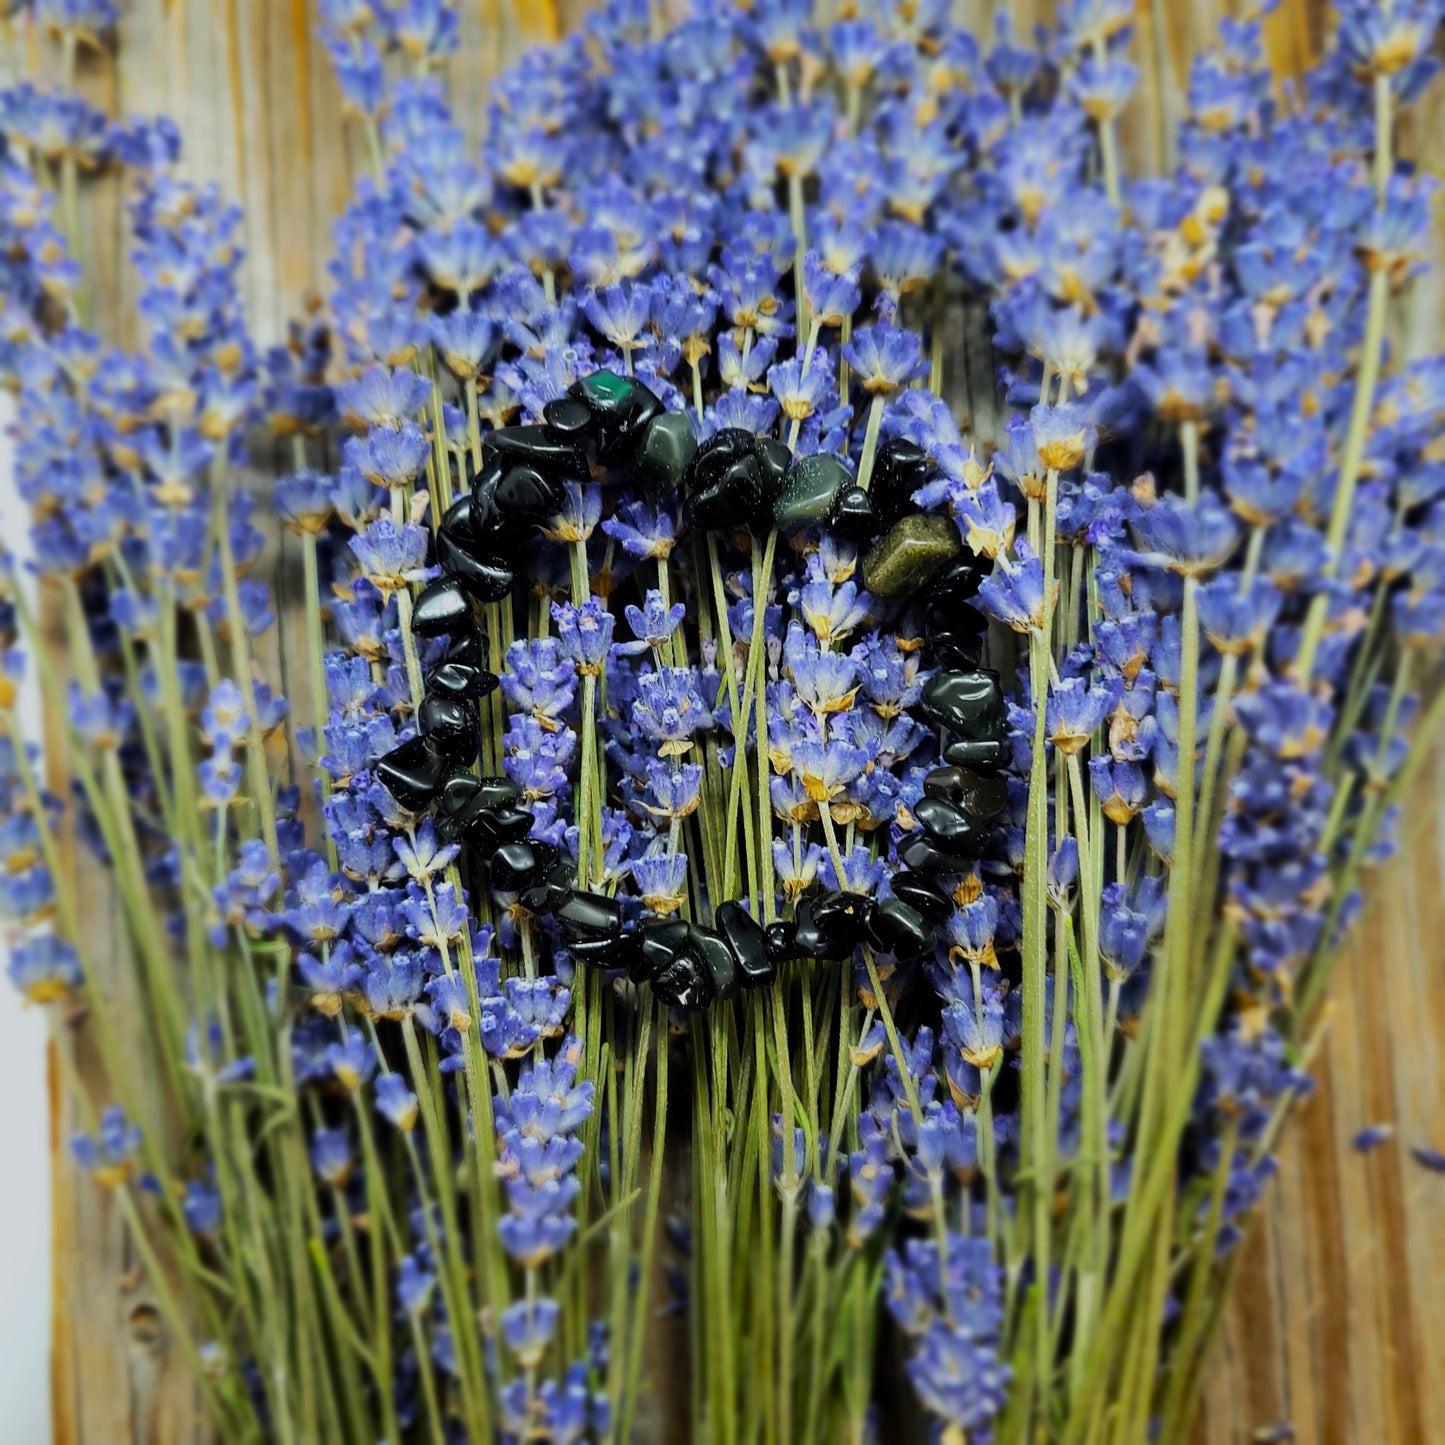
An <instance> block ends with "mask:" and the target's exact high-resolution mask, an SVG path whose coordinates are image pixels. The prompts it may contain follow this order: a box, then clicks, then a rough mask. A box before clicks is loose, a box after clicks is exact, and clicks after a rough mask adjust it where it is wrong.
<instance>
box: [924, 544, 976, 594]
mask: <svg viewBox="0 0 1445 1445" xmlns="http://www.w3.org/2000/svg"><path fill="white" fill-rule="evenodd" d="M991 566H992V563H990V562H989V561H988V559H987V558H984V557H976V556H974V554H973V553H972V552H964V553H963V554H962V555H960V556H958V557H956V558H954V560H953V561H952V562H950V563H949V564H948V565H947V566H946V567H944V568H942V569H941V570H940V571H938V572H936V573H934V575H933V577H932V579H931V580H930V581H929V584H928V594H927V598H928V601H929V602H932V601H934V600H935V599H937V600H939V601H943V602H947V603H949V604H952V605H956V604H958V603H963V602H972V601H973V599H974V598H975V597H976V596H977V595H978V589H979V585H980V583H982V581H983V579H984V578H985V577H987V576H988V574H989V570H990V568H991Z"/></svg>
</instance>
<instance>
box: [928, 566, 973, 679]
mask: <svg viewBox="0 0 1445 1445" xmlns="http://www.w3.org/2000/svg"><path fill="white" fill-rule="evenodd" d="M987 567H988V564H987V563H986V562H984V561H982V560H981V559H980V558H977V557H974V556H973V555H972V554H970V553H967V552H966V553H964V554H963V555H962V556H961V557H958V558H956V559H955V560H954V561H952V562H950V563H948V565H947V566H945V567H944V568H943V570H942V571H940V572H938V573H936V574H935V575H934V577H933V578H932V579H931V580H930V582H929V584H928V586H927V588H926V589H925V590H924V598H923V637H924V640H925V641H926V642H927V643H928V648H929V651H930V652H931V653H932V655H933V661H934V663H935V664H936V665H937V666H939V667H944V668H971V667H976V666H977V665H978V659H979V658H980V656H982V653H983V640H984V638H985V637H986V636H987V635H988V619H987V618H986V617H985V616H984V615H983V613H982V612H980V611H979V610H978V608H977V607H976V606H975V605H974V598H975V596H976V595H977V593H978V588H979V584H980V583H981V582H982V581H983V579H984V577H985V576H987Z"/></svg>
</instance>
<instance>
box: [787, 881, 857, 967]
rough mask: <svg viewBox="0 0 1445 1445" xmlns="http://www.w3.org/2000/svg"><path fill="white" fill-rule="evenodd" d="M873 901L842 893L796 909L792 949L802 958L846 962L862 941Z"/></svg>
mask: <svg viewBox="0 0 1445 1445" xmlns="http://www.w3.org/2000/svg"><path fill="white" fill-rule="evenodd" d="M871 908H872V899H870V898H865V897H864V896H863V894H861V893H846V892H843V891H841V890H837V891H834V892H832V893H825V894H823V895H822V897H820V898H807V899H804V900H803V902H802V903H800V904H799V905H798V909H797V914H796V916H795V918H794V923H795V924H796V925H797V935H796V937H795V940H794V945H795V947H796V948H797V950H798V953H799V954H800V955H801V956H802V957H804V958H816V959H828V960H833V961H837V960H840V959H844V958H847V957H848V956H849V955H850V954H851V953H852V952H853V949H854V948H855V947H856V946H857V945H858V944H859V943H860V942H862V940H863V937H864V924H865V921H866V919H867V917H868V914H869V912H870V911H871Z"/></svg>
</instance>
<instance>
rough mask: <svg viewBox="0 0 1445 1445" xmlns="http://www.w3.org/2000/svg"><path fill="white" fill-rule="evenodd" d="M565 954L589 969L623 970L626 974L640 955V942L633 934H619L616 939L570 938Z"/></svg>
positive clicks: (630, 970)
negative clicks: (568, 954)
mask: <svg viewBox="0 0 1445 1445" xmlns="http://www.w3.org/2000/svg"><path fill="white" fill-rule="evenodd" d="M567 952H568V953H570V954H571V955H572V957H573V958H574V959H575V960H576V961H577V962H578V963H585V964H586V965H588V967H589V968H625V969H626V970H627V971H628V973H631V972H632V969H633V968H634V966H635V965H636V963H637V960H638V958H640V957H641V953H642V940H641V939H640V938H639V937H638V935H637V934H636V933H635V932H627V933H621V934H619V935H618V936H617V937H616V938H572V939H569V940H568V942H567Z"/></svg>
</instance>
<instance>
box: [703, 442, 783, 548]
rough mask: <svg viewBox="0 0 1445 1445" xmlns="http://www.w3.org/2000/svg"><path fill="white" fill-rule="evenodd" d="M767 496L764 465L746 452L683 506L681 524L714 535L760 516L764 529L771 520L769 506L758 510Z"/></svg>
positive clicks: (740, 525)
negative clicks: (763, 510)
mask: <svg viewBox="0 0 1445 1445" xmlns="http://www.w3.org/2000/svg"><path fill="white" fill-rule="evenodd" d="M766 495H767V487H766V478H765V474H764V471H763V464H762V462H761V461H760V460H759V459H758V457H757V456H756V455H755V454H754V453H752V452H749V453H748V454H747V455H746V456H742V457H739V458H738V459H737V460H736V461H735V462H734V463H733V464H732V465H731V466H730V467H728V469H727V470H726V471H725V472H724V473H723V474H722V476H720V477H719V478H718V479H717V480H716V481H715V482H712V483H710V484H709V485H708V486H706V487H704V488H703V489H702V490H701V491H699V492H694V493H693V494H692V495H691V496H690V497H689V498H688V499H687V501H686V502H684V503H683V508H682V520H683V521H684V523H686V525H687V526H688V527H690V528H691V529H692V530H693V531H698V532H716V531H719V530H721V529H722V528H724V527H745V526H749V525H750V524H752V523H754V522H755V521H756V520H757V519H758V517H759V516H762V517H763V518H764V521H763V525H764V526H765V527H766V526H767V525H768V523H769V522H770V521H771V518H772V509H771V506H769V508H768V510H767V511H766V512H761V511H760V509H761V508H762V507H763V505H764V500H765V498H766Z"/></svg>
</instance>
